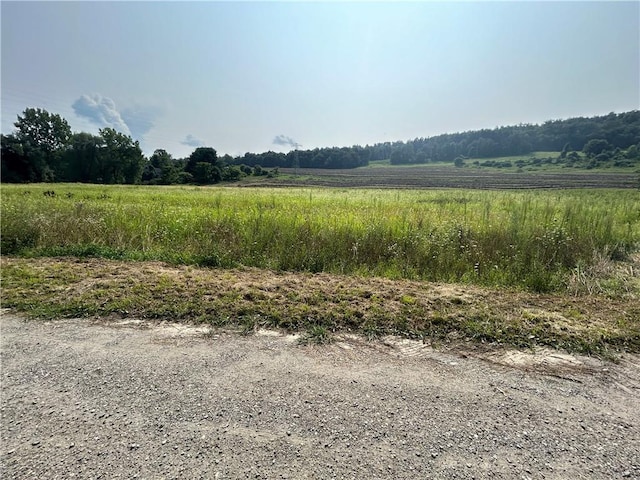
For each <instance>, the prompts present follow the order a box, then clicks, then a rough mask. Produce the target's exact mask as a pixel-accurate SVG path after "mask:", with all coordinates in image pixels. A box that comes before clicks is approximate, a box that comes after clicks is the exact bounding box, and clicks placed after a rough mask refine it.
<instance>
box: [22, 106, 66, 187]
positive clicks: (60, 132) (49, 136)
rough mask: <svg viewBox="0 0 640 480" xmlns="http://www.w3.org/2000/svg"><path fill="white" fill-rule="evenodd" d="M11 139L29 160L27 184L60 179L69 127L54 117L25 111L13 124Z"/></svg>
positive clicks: (40, 112) (41, 110) (42, 112)
mask: <svg viewBox="0 0 640 480" xmlns="http://www.w3.org/2000/svg"><path fill="white" fill-rule="evenodd" d="M14 125H15V127H16V131H15V134H14V136H15V138H16V139H17V141H18V142H19V143H20V144H21V145H22V153H23V154H24V155H25V156H26V157H27V158H28V159H29V163H30V169H29V170H30V172H31V173H30V176H31V178H29V179H26V180H30V181H45V182H46V181H51V180H56V179H59V178H61V177H62V176H63V172H62V170H63V167H62V165H61V159H62V155H63V153H64V150H65V149H66V148H67V146H68V145H69V140H70V139H71V127H69V124H68V123H67V121H66V120H65V119H64V118H62V117H61V116H60V115H58V114H51V113H49V112H47V111H46V110H44V109H41V108H27V109H26V110H25V111H24V112H23V114H22V116H20V115H18V120H17V121H16V122H15V123H14Z"/></svg>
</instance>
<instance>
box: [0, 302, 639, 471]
mask: <svg viewBox="0 0 640 480" xmlns="http://www.w3.org/2000/svg"><path fill="white" fill-rule="evenodd" d="M1 328H2V331H1V333H2V335H1V359H2V400H1V406H2V419H1V420H2V421H1V429H0V432H1V435H2V447H1V457H0V458H1V463H0V465H1V467H2V478H4V479H14V478H16V479H17V478H65V479H66V478H147V479H158V478H217V479H221V478H447V479H449V478H465V479H471V478H505V479H507V478H509V479H511V478H532V479H533V478H546V479H567V478H572V479H580V478H594V479H600V478H603V479H604V478H640V456H639V454H638V453H639V452H640V416H639V415H638V405H639V404H640V357H638V356H635V355H625V356H624V357H623V358H622V360H621V362H620V363H619V364H612V363H607V362H603V361H600V360H595V359H592V358H586V357H574V356H568V355H563V354H561V353H558V352H551V351H542V352H538V353H537V354H535V355H532V354H530V353H526V352H514V351H504V350H502V351H477V350H472V349H466V350H465V349H462V348H460V347H458V348H457V349H453V350H440V351H437V350H433V349H431V348H429V347H427V346H425V345H423V344H421V343H417V342H412V341H409V340H400V339H396V338H389V337H387V338H384V339H382V340H377V341H374V342H367V341H365V340H363V339H360V338H358V337H352V336H346V337H345V336H343V337H341V338H339V340H338V341H336V342H334V343H333V344H331V345H328V346H301V345H299V344H298V342H297V341H296V337H294V336H287V335H282V334H277V333H274V332H259V333H258V334H255V335H251V336H246V337H243V336H239V335H237V334H230V333H224V332H221V331H217V332H209V331H207V330H206V329H205V328H204V327H201V328H195V327H187V326H184V325H178V324H167V323H163V324H151V323H144V322H140V321H136V320H132V319H128V320H120V321H117V322H116V321H112V322H110V323H107V322H105V321H101V322H91V321H88V320H64V321H54V322H42V321H25V320H23V319H21V318H19V317H16V316H14V315H12V314H9V313H5V314H4V315H3V316H2V319H1Z"/></svg>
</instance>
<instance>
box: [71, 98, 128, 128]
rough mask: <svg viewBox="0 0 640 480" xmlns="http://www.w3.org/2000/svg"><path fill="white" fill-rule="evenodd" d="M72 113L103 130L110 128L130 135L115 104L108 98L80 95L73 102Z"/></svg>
mask: <svg viewBox="0 0 640 480" xmlns="http://www.w3.org/2000/svg"><path fill="white" fill-rule="evenodd" d="M72 107H73V111H74V112H75V113H76V115H78V116H80V117H83V118H86V119H87V120H89V121H90V122H91V123H93V124H95V125H97V126H99V127H101V128H104V127H110V128H113V129H115V130H117V131H119V132H122V133H126V134H127V135H131V130H130V129H129V126H128V125H127V124H126V122H125V121H124V119H123V118H122V115H120V112H119V111H118V109H117V108H116V104H115V102H114V101H113V100H111V99H110V98H109V97H103V96H102V95H100V94H98V93H96V94H94V95H82V96H81V97H80V98H79V99H77V100H76V101H75V102H73V105H72Z"/></svg>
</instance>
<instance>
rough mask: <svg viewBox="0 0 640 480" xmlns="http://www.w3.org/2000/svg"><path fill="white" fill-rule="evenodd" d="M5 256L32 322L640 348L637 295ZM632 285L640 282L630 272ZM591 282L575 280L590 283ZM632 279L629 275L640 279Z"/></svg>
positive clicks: (9, 289) (9, 277) (20, 304)
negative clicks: (169, 324)
mask: <svg viewBox="0 0 640 480" xmlns="http://www.w3.org/2000/svg"><path fill="white" fill-rule="evenodd" d="M1 262H2V306H3V307H7V308H13V309H15V310H17V311H20V312H25V313H27V314H28V315H30V316H32V317H37V318H49V319H53V318H60V317H63V318H64V317H67V318H69V317H94V316H101V317H105V316H107V317H108V316H117V317H134V318H147V319H159V320H171V321H176V320H179V321H185V322H200V323H202V322H204V323H208V324H211V325H213V326H233V327H237V328H240V329H241V330H243V331H245V332H250V331H252V330H253V329H254V328H258V327H270V328H277V329H284V330H304V331H307V332H308V334H307V336H306V337H305V338H307V339H311V340H312V341H321V342H327V341H330V334H331V332H336V331H352V332H359V333H362V334H363V335H366V336H368V337H369V338H374V337H377V336H381V335H386V334H397V335H403V336H407V337H410V338H418V339H424V340H429V341H461V340H467V339H471V340H475V341H479V342H491V343H496V344H502V345H509V346H516V347H532V346H536V345H545V346H551V347H554V348H561V349H566V350H568V351H574V352H581V353H588V354H597V355H602V356H609V357H612V356H614V355H615V354H616V352H640V300H639V298H640V296H639V295H638V294H639V293H640V290H639V289H638V288H637V287H638V286H637V284H635V286H633V288H632V289H631V290H630V291H629V292H628V293H627V294H626V295H623V296H621V297H619V298H611V297H608V296H605V295H576V296H569V295H566V294H564V295H550V294H546V295H539V294H532V293H526V292H522V291H513V290H506V289H492V288H482V287H476V286H468V285H466V286H465V285H443V284H435V283H425V282H415V281H409V280H391V279H383V278H362V277H355V276H343V275H333V274H327V273H321V274H310V273H291V272H289V273H285V272H280V273H278V272H273V271H269V270H261V269H255V268H242V269H202V268H196V267H190V266H170V265H167V264H163V263H159V262H123V261H114V260H102V259H77V258H40V259H28V258H11V257H3V258H2V259H1ZM634 278H635V280H637V278H636V277H634ZM583 280H584V279H578V281H583ZM635 280H634V281H635Z"/></svg>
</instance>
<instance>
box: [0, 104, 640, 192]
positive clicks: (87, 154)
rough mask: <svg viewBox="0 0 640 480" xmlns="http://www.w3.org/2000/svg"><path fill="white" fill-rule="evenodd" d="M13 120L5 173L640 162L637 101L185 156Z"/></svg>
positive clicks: (5, 145) (216, 174) (155, 178)
mask: <svg viewBox="0 0 640 480" xmlns="http://www.w3.org/2000/svg"><path fill="white" fill-rule="evenodd" d="M14 125H15V127H16V130H15V131H14V133H12V134H10V135H2V136H1V143H2V155H1V161H2V170H1V174H2V178H1V180H2V181H3V182H87V183H105V184H113V183H130V184H139V183H144V184H181V183H183V184H189V183H194V184H214V183H218V182H222V181H237V180H239V179H241V178H242V177H245V176H247V175H256V176H261V175H275V174H277V169H278V168H297V167H300V168H324V169H341V168H355V167H362V166H366V165H368V164H369V162H372V161H378V160H389V161H390V163H391V164H394V165H401V164H426V163H434V162H441V163H452V164H454V165H456V166H458V167H463V166H464V165H467V164H469V163H473V164H475V165H479V166H498V167H500V166H512V164H511V162H500V161H495V160H490V161H485V162H480V160H479V159H488V158H491V159H495V158H499V157H511V156H522V155H528V154H531V153H533V152H560V153H559V154H557V155H556V157H554V158H553V159H550V160H552V161H553V162H554V163H559V164H564V165H566V166H580V167H585V168H594V167H598V166H601V165H614V166H619V167H623V166H633V165H638V164H640V111H638V110H634V111H630V112H625V113H620V114H616V113H610V114H608V115H604V116H596V117H589V118H583V117H578V118H571V119H568V120H550V121H547V122H545V123H543V124H542V125H529V124H526V125H515V126H508V127H499V128H494V129H485V130H475V131H469V132H462V133H451V134H444V135H437V136H434V137H429V138H416V139H414V140H409V141H406V142H402V141H398V142H385V143H376V144H374V145H366V146H359V145H355V146H352V147H341V148H339V147H331V148H316V149H313V150H294V151H291V152H289V153H286V154H284V153H277V152H271V151H269V152H264V153H246V154H244V155H242V156H238V157H231V156H230V155H224V156H222V157H219V156H218V155H217V152H216V150H215V149H214V148H211V147H199V148H196V149H195V150H194V151H193V152H192V153H191V155H190V156H189V157H187V158H178V159H176V158H173V157H172V156H171V155H170V154H169V153H168V152H166V151H165V150H162V149H159V150H156V151H155V152H154V153H153V154H152V155H151V156H150V157H149V158H147V157H145V156H144V155H143V153H142V150H141V148H140V145H139V143H138V142H137V141H134V140H133V139H132V138H131V137H130V136H128V135H125V134H123V133H120V132H117V131H115V130H113V129H111V128H104V129H101V130H100V131H99V134H98V135H93V134H90V133H85V132H79V133H73V132H71V128H70V127H69V124H68V122H67V121H66V120H65V119H64V118H62V117H61V116H60V115H57V114H51V113H49V112H47V111H46V110H42V109H34V108H27V109H26V110H25V111H24V112H23V114H22V115H18V120H17V121H16V122H15V124H14ZM474 160H475V161H474ZM533 160H535V159H533ZM267 169H271V170H267Z"/></svg>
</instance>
